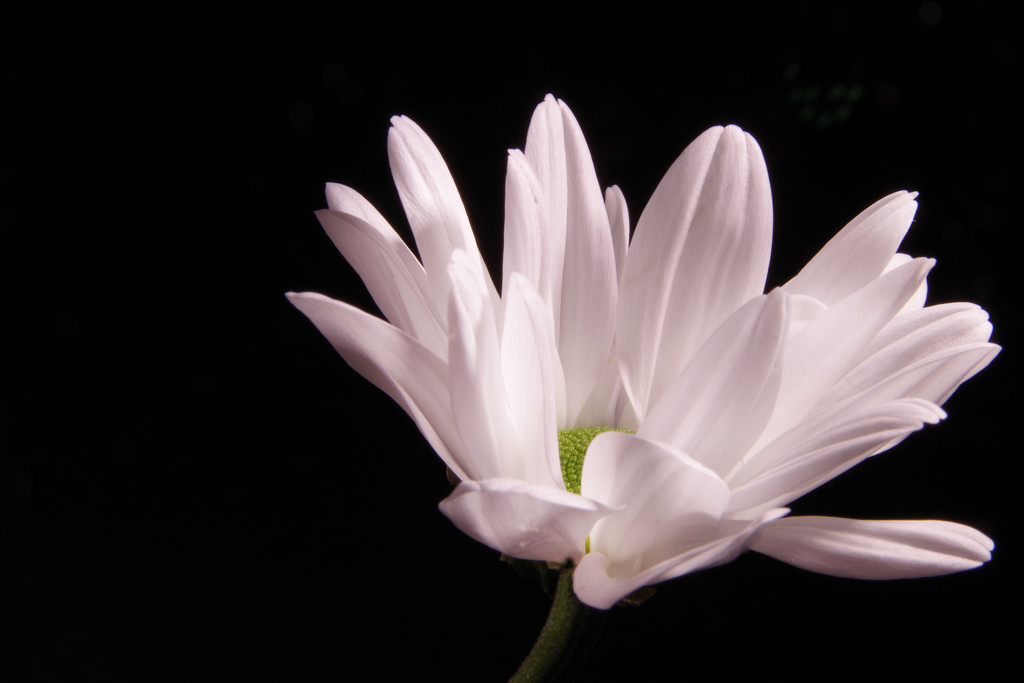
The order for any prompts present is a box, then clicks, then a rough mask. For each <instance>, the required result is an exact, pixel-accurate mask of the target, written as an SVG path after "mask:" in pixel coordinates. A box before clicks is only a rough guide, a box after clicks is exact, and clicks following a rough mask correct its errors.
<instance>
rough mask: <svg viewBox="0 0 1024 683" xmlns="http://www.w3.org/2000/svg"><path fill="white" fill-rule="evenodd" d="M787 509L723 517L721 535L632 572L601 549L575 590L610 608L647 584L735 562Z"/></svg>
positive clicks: (582, 566) (583, 565)
mask: <svg viewBox="0 0 1024 683" xmlns="http://www.w3.org/2000/svg"><path fill="white" fill-rule="evenodd" d="M787 512H788V510H786V509H785V508H780V509H778V510H771V511H769V512H767V513H765V515H764V516H763V517H762V518H761V519H758V520H753V521H732V520H723V522H722V529H721V535H720V536H719V537H718V538H715V539H713V540H711V541H709V542H708V543H704V544H702V545H700V546H698V547H696V548H691V549H690V550H688V551H686V552H684V553H681V554H679V555H676V556H675V557H672V558H670V559H668V560H665V561H664V562H660V563H658V564H656V565H654V566H653V567H650V568H648V569H645V570H643V571H641V572H638V573H636V574H632V575H630V574H622V573H621V572H620V571H619V568H618V567H616V566H615V565H614V564H613V563H612V562H611V561H610V560H609V558H608V557H607V556H605V555H603V554H601V553H600V552H590V553H587V554H586V555H584V556H583V559H582V560H581V561H580V563H579V566H578V567H576V569H575V570H574V572H573V577H572V578H573V590H575V592H576V596H577V597H579V599H580V600H581V601H582V602H585V603H586V604H588V605H590V606H591V607H595V608H597V609H608V608H610V607H611V606H612V605H614V604H615V603H616V602H618V601H619V600H621V599H622V598H624V597H626V596H627V595H629V594H630V593H632V592H633V591H635V590H637V589H639V588H642V587H644V586H650V585H652V584H655V583H660V582H662V581H667V580H668V579H674V578H676V577H679V576H683V575H684V574H691V573H693V572H695V571H699V570H701V569H707V568H708V567H714V566H717V565H720V564H725V563H726V562H731V561H732V560H734V559H736V557H737V556H739V555H740V554H741V553H742V552H744V551H745V550H746V549H747V547H748V546H749V543H750V539H751V537H752V536H753V535H754V533H755V532H756V531H757V530H758V528H760V526H761V524H763V523H764V522H765V521H767V520H771V519H775V518H777V517H780V516H782V515H784V514H786V513H787Z"/></svg>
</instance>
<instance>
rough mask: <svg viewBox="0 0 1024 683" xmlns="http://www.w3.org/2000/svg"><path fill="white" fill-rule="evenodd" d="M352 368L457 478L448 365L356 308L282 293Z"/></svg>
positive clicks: (458, 444) (458, 454) (460, 453)
mask: <svg viewBox="0 0 1024 683" xmlns="http://www.w3.org/2000/svg"><path fill="white" fill-rule="evenodd" d="M287 296H288V300H289V301H291V302H292V304H293V305H294V306H295V307H296V308H298V309H299V310H300V311H302V312H303V313H305V314H306V316H307V317H308V318H309V319H310V320H311V321H312V322H313V324H314V325H316V326H317V329H319V330H320V332H321V333H322V334H323V335H324V336H325V337H326V338H327V340H328V341H329V342H331V344H332V345H333V346H334V348H335V349H337V351H338V353H340V354H341V357H342V358H344V359H345V362H347V363H348V364H349V365H350V366H352V369H353V370H355V371H356V372H358V373H359V374H360V375H362V376H363V377H365V378H366V379H368V380H370V381H371V382H373V384H375V385H376V386H377V387H379V388H380V389H381V390H382V391H384V392H385V393H386V394H387V395H388V396H390V397H391V398H392V399H394V401H395V402H396V403H398V405H400V406H401V407H402V409H403V410H405V412H407V413H408V414H409V416H410V417H412V419H413V420H414V421H415V422H416V426H417V427H419V429H420V431H421V432H422V433H423V436H424V437H426V439H427V441H429V442H430V445H431V446H432V447H433V448H434V450H435V451H437V454H438V455H439V456H441V459H442V460H444V462H445V464H446V465H448V467H449V468H450V469H451V470H452V471H453V472H455V474H456V475H458V476H459V478H465V477H466V472H467V469H466V467H465V465H466V464H468V463H466V462H465V453H466V451H465V450H464V449H463V446H462V440H461V438H460V437H459V434H458V432H457V430H456V428H455V423H454V422H453V420H452V416H451V413H450V412H449V411H450V405H451V401H450V399H449V392H448V382H447V375H448V367H447V365H446V363H445V362H444V361H443V360H441V359H440V358H438V357H437V356H435V355H434V354H433V353H431V352H430V351H428V350H427V348H426V347H424V346H423V345H422V344H420V343H419V342H417V341H416V340H415V339H413V338H412V337H410V336H409V335H407V334H406V333H404V332H402V331H401V330H399V329H398V328H396V327H394V326H393V325H389V324H387V323H386V322H384V321H383V320H380V319H379V318H375V317H373V316H372V315H369V314H367V313H365V312H363V311H360V310H359V309H358V308H355V307H353V306H349V305H348V304H345V303H342V302H340V301H334V300H333V299H329V298H327V297H325V296H323V295H321V294H314V293H311V292H305V293H300V294H296V293H291V292H289V293H288V294H287Z"/></svg>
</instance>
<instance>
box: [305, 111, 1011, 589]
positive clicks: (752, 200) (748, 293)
mask: <svg viewBox="0 0 1024 683" xmlns="http://www.w3.org/2000/svg"><path fill="white" fill-rule="evenodd" d="M388 149H389V153H390V160H391V167H392V172H393V175H394V178H395V183H396V185H397V187H398V192H399V195H400V197H401V200H402V204H403V206H404V208H405V212H406V214H407V216H408V219H409V223H410V226H411V227H412V231H413V234H414V236H415V239H416V246H417V248H418V251H419V254H420V257H421V258H420V259H417V258H416V257H415V256H414V255H413V254H412V252H411V251H410V250H409V248H408V247H407V246H406V245H405V244H404V243H403V242H402V240H401V239H400V238H399V237H398V236H397V235H396V233H395V231H394V230H393V229H392V228H391V227H390V226H389V225H388V223H387V222H386V221H385V220H384V218H383V217H381V215H380V214H379V213H378V212H377V211H376V210H375V209H374V208H373V207H372V206H370V204H369V203H368V202H367V201H366V200H365V199H363V198H362V197H361V196H360V195H358V194H357V193H356V192H355V191H354V190H351V189H349V188H347V187H344V186H340V185H329V186H328V190H327V198H328V206H329V209H327V210H325V211H321V212H320V213H319V214H318V215H319V217H320V220H321V223H322V224H323V226H324V228H325V230H326V231H327V233H328V235H329V236H330V238H331V239H332V241H333V242H334V243H335V245H336V246H337V247H338V249H339V250H340V251H341V252H342V254H343V255H344V256H345V258H346V259H348V261H349V263H351V264H352V266H353V267H354V268H355V269H356V271H357V272H358V273H359V275H360V276H361V277H362V279H363V281H364V282H365V283H366V286H367V288H368V289H369V291H370V293H371V295H372V296H373V298H374V301H375V302H376V303H377V305H378V306H379V308H380V310H381V312H382V313H383V314H384V316H385V317H386V318H387V320H388V322H385V321H383V320H381V319H379V318H377V317H374V316H372V315H369V314H367V313H364V312H362V311H360V310H358V309H355V308H353V307H351V306H349V305H347V304H344V303H341V302H337V301H333V300H331V299H328V298H326V297H323V296H321V295H318V294H292V295H289V296H290V298H291V300H292V302H293V303H294V304H295V305H296V306H297V307H298V308H299V309H300V310H302V311H303V312H304V313H305V314H306V315H307V316H309V318H310V319H311V320H312V321H313V323H314V324H315V325H316V326H317V327H318V328H319V329H320V330H321V332H322V333H323V334H324V335H325V336H326V337H327V338H328V339H329V340H330V341H331V343H332V344H333V345H334V346H335V347H336V348H337V349H338V351H339V352H340V353H341V354H342V356H343V357H344V358H345V360H346V361H348V363H349V364H350V365H351V366H352V367H353V368H355V369H356V370H357V371H358V372H360V373H361V374H362V375H363V376H365V377H366V378H367V379H369V380H370V381H371V382H373V383H374V384H376V385H377V386H378V387H380V388H381V389H383V390H384V391H386V392H387V393H388V394H389V395H390V396H391V397H392V398H393V399H394V400H395V401H396V402H397V403H398V404H399V405H400V406H401V407H402V408H403V409H404V410H405V411H406V412H407V413H408V414H409V415H410V416H411V417H412V418H413V420H415V421H416V423H417V425H418V426H419V428H420V429H421V431H422V432H423V434H424V436H425V437H426V438H427V440H428V441H429V442H430V444H431V445H432V446H433V447H434V449H435V450H436V451H437V453H438V454H439V455H440V456H441V458H442V459H443V460H444V461H445V463H446V464H447V465H448V467H449V468H450V469H451V470H452V472H454V473H455V475H456V476H457V477H458V478H459V479H460V483H459V485H458V486H457V487H456V489H455V491H454V492H453V493H452V495H451V496H449V497H448V498H447V499H446V500H445V501H443V502H442V503H441V510H442V512H444V514H446V515H447V516H448V517H449V518H451V520H452V521H453V522H454V523H455V524H456V525H457V526H458V527H459V528H460V529H462V530H463V531H465V532H466V533H468V534H469V535H470V536H472V537H474V538H476V539H478V540H480V541H482V542H484V543H486V544H487V545H489V546H491V547H493V548H495V549H497V550H499V551H501V552H502V553H505V554H506V555H509V556H512V557H517V558H523V559H531V560H546V561H549V562H558V563H562V562H565V561H566V560H569V561H571V562H572V563H573V565H574V566H575V570H574V571H573V573H572V581H573V587H574V590H575V593H576V595H577V596H578V597H579V599H580V600H582V601H583V602H584V603H586V604H588V605H591V606H593V607H597V608H608V607H610V606H611V605H613V604H615V603H616V602H617V601H619V600H620V599H622V598H624V597H626V596H628V595H629V594H630V593H632V592H634V591H635V590H637V589H639V588H641V587H643V586H647V585H651V584H655V583H658V582H661V581H665V580H667V579H670V578H673V577H677V576H680V575H683V574H686V573H689V572H692V571H696V570H698V569H701V568H705V567H708V566H712V565H716V564H721V563H723V562H727V561H729V560H731V559H733V558H735V557H736V556H737V555H738V554H740V553H741V552H743V551H745V550H748V549H753V550H755V551H758V552H762V553H765V554H767V555H770V556H772V557H775V558H778V559H780V560H783V561H785V562H788V563H791V564H794V565H796V566H799V567H802V568H805V569H809V570H812V571H816V572H822V573H826V574H833V575H837V576H847V577H857V578H869V579H883V578H907V577H918V576H931V575H937V574H945V573H950V572H956V571H961V570H964V569H969V568H972V567H976V566H978V565H979V564H981V563H983V562H985V561H987V560H988V559H989V558H990V552H991V550H992V547H993V544H992V542H991V541H990V540H989V539H988V538H987V537H986V536H984V535H983V534H982V533H980V532H978V531H976V530H974V529H972V528H970V527H966V526H963V525H960V524H955V523H952V522H942V521H933V520H914V521H891V520H885V521H865V520H850V519H839V518H828V517H791V516H787V514H788V510H787V508H786V507H785V506H786V505H788V504H789V503H790V502H791V501H793V500H795V499H796V498H799V497H800V496H802V495H803V494H805V493H807V492H808V491H810V490H812V489H814V488H816V487H818V486H820V485H821V484H823V483H825V482H826V481H828V480H830V479H831V478H833V477H835V476H837V475H838V474H840V473H842V472H843V471H845V470H847V469H849V468H850V467H852V466H854V465H856V464H857V463H859V462H861V461H862V460H864V459H865V458H868V457H870V456H872V455H875V454H877V453H880V452H882V451H884V450H886V449H888V448H891V447H892V446H894V445H895V444H897V443H898V442H899V441H901V440H902V439H904V438H906V436H908V435H909V434H910V433H911V432H913V431H916V430H918V429H920V428H922V427H923V426H924V425H925V424H931V423H935V422H938V421H939V420H940V419H942V418H943V417H945V413H944V412H943V411H942V409H941V408H940V406H941V405H942V403H943V402H945V400H946V399H947V398H949V396H950V395H951V394H952V392H953V391H954V390H955V389H956V388H957V386H959V385H960V384H961V383H962V382H964V381H965V380H966V379H968V378H969V377H971V376H972V375H973V374H975V373H976V372H978V371H979V370H980V369H982V368H983V367H985V366H986V365H987V364H988V363H989V362H990V361H991V360H992V359H993V358H994V357H995V355H996V354H997V353H998V352H999V347H998V346H995V345H993V344H991V343H989V337H990V335H991V331H992V328H991V325H990V324H989V322H988V316H987V315H986V313H985V312H984V311H983V310H981V309H980V308H978V307H977V306H975V305H973V304H968V303H955V304H943V305H937V306H927V307H926V306H925V305H924V304H925V294H926V276H927V274H928V272H929V270H930V269H931V267H932V266H933V265H934V262H933V261H931V260H929V259H915V258H911V257H910V256H906V255H904V254H900V253H898V252H897V249H898V247H899V244H900V242H901V240H902V238H903V236H904V234H905V233H906V231H907V229H908V228H909V227H910V224H911V222H912V219H913V216H914V213H915V210H916V206H917V204H916V194H914V193H907V192H897V193H894V194H891V195H889V196H887V197H885V198H883V199H881V200H880V201H878V202H876V203H875V204H873V205H872V206H870V207H869V208H868V209H866V210H865V211H864V212H863V213H861V214H860V215H859V216H857V217H856V218H854V219H853V220H852V221H851V222H850V223H849V224H848V225H847V226H846V227H844V228H843V229H842V230H841V231H840V232H839V233H838V234H837V235H836V236H835V237H834V238H833V239H832V240H831V241H830V242H829V243H828V244H827V245H825V246H824V248H823V249H822V250H821V251H820V252H819V253H818V254H817V255H816V256H815V257H814V258H813V259H812V260H811V261H810V262H809V263H808V264H807V265H806V266H805V267H804V268H803V269H802V270H801V271H800V272H799V273H798V274H797V275H796V276H795V277H794V278H793V279H792V280H790V281H789V282H787V283H786V284H784V285H782V286H781V287H779V288H776V289H774V290H772V291H770V292H768V293H765V291H764V287H765V278H766V274H767V271H768V261H769V254H770V250H771V237H772V204H771V192H770V187H769V182H768V173H767V169H766V167H765V162H764V159H763V157H762V154H761V151H760V148H759V147H758V145H757V143H756V142H755V141H754V139H753V138H752V137H751V136H750V135H749V134H747V133H745V132H743V131H742V130H740V129H739V128H737V127H735V126H728V127H724V128H722V127H718V128H712V129H710V130H708V131H706V132H705V133H703V134H702V135H701V136H700V137H698V138H697V139H696V140H695V141H694V142H693V143H692V144H691V145H690V146H689V147H687V148H686V150H684V152H683V153H682V155H681V156H680V157H679V158H678V160H677V161H676V162H675V163H674V164H673V165H672V166H671V168H670V169H669V170H668V172H667V173H666V175H665V177H664V179H663V180H662V182H661V183H660V185H659V186H658V188H657V189H656V190H655V192H654V194H653V196H652V197H651V199H650V201H649V202H648V203H647V206H646V208H645V209H644V210H643V212H642V213H641V215H640V218H639V220H638V221H637V224H636V229H635V231H634V233H633V236H632V239H630V237H629V235H630V222H629V217H628V212H627V209H626V202H625V200H624V198H623V196H622V193H621V192H620V191H619V190H618V188H616V187H612V188H610V189H608V190H607V191H606V192H604V193H602V192H601V190H600V185H599V184H598V181H597V176H596V173H595V170H594V166H593V163H592V160H591V157H590V153H589V150H588V148H587V145H586V142H585V140H584V138H583V135H582V132H581V131H580V127H579V125H578V123H577V122H576V119H575V118H574V117H573V115H572V113H571V112H570V111H569V109H568V107H566V106H565V104H564V103H562V102H560V101H557V100H555V99H554V98H552V97H551V96H549V97H548V98H547V99H545V101H544V102H542V103H541V104H540V105H539V106H538V107H537V109H536V111H535V112H534V116H533V119H532V121H531V123H530V128H529V133H528V135H527V141H526V147H525V151H523V152H520V151H517V150H512V151H510V152H509V157H508V174H507V177H506V200H505V244H504V267H503V273H502V278H501V291H500V293H499V292H498V290H497V289H496V287H495V285H494V282H493V280H492V279H491V277H490V276H489V274H488V272H487V268H486V266H485V265H484V263H483V261H482V259H481V258H480V254H479V251H478V250H477V247H476V243H475V240H474V236H473V232H472V230H471V228H470V226H469V223H468V220H467V218H466V213H465V210H464V208H463V205H462V202H461V200H460V198H459V195H458V192H457V190H456V188H455V184H454V182H453V180H452V178H451V175H450V173H449V171H448V168H447V167H446V166H445V164H444V161H443V160H442V158H441V156H440V154H439V153H438V151H437V149H436V148H435V147H434V145H433V144H432V143H431V142H430V140H429V139H428V138H427V136H426V135H425V134H424V132H423V131H422V130H421V129H420V128H419V127H418V126H416V125H415V124H414V123H412V122H411V121H409V120H408V119H406V118H403V117H396V118H395V119H393V120H392V129H391V131H390V135H389V146H388ZM584 456H585V457H584Z"/></svg>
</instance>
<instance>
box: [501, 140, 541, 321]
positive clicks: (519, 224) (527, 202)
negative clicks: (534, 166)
mask: <svg viewBox="0 0 1024 683" xmlns="http://www.w3.org/2000/svg"><path fill="white" fill-rule="evenodd" d="M546 228H547V220H546V216H545V215H544V204H543V198H542V196H541V188H540V183H539V181H538V180H537V177H536V175H534V173H533V171H532V170H531V169H530V166H529V164H528V163H527V161H526V157H525V156H523V153H522V152H519V151H518V150H514V149H513V150H509V153H508V171H507V173H506V174H505V249H504V255H503V257H502V284H501V292H502V297H505V296H508V291H509V286H510V283H509V279H510V278H511V276H512V274H513V273H519V274H520V275H522V276H523V277H525V278H526V279H527V280H529V282H530V283H531V284H532V286H533V288H534V289H536V290H537V292H538V293H539V294H540V295H541V297H543V298H544V300H545V301H547V302H548V305H549V307H550V302H551V296H552V286H551V272H550V268H549V267H548V265H547V262H546V259H547V254H548V248H549V246H550V245H548V244H547V239H548V233H547V230H546Z"/></svg>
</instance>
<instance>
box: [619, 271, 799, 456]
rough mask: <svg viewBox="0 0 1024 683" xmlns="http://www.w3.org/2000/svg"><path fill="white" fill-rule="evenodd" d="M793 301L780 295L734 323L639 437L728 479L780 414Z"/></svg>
mask: <svg viewBox="0 0 1024 683" xmlns="http://www.w3.org/2000/svg"><path fill="white" fill-rule="evenodd" d="M787 299H788V297H787V295H786V294H785V293H783V292H782V290H775V291H774V292H772V293H771V294H769V295H767V296H761V297H757V298H756V299H753V300H751V301H750V302H748V303H747V304H746V305H745V306H744V307H743V308H741V309H740V310H739V311H737V312H736V313H734V314H733V315H732V316H731V317H729V319H728V320H726V321H725V323H723V324H722V326H721V327H719V329H718V330H717V331H716V332H715V333H714V334H713V335H711V337H710V338H709V339H708V341H707V342H706V343H705V344H704V346H703V347H701V350H700V351H699V352H698V353H697V355H695V356H694V357H693V359H692V360H691V361H690V362H689V363H688V364H687V366H686V369H685V370H683V372H682V374H680V376H679V377H678V378H677V379H676V380H675V381H674V382H673V383H672V385H671V386H670V387H669V389H668V390H667V391H666V392H665V393H664V395H663V396H662V397H661V398H660V399H659V400H658V403H657V404H655V406H654V407H653V409H652V410H651V412H650V414H649V415H648V416H647V419H646V420H645V421H644V422H643V424H642V425H641V426H640V429H639V430H638V432H637V434H638V436H643V437H647V438H651V439H655V440H658V441H665V442H668V443H671V444H672V445H673V446H675V447H676V448H678V449H680V450H681V451H683V452H685V453H687V454H689V455H690V456H692V457H693V458H694V459H695V460H697V461H698V462H700V463H701V464H703V465H705V466H706V467H710V468H711V469H713V470H715V471H716V472H718V473H719V475H722V474H725V473H726V472H728V471H729V470H730V469H731V468H732V467H733V465H734V464H735V462H736V461H737V460H738V459H739V458H740V457H741V456H742V455H743V454H744V453H746V452H747V449H749V448H750V447H751V446H752V445H753V444H754V442H755V441H756V440H757V438H758V436H760V434H761V430H762V429H763V428H764V425H765V424H766V423H767V422H768V418H769V417H770V416H771V414H772V411H773V410H774V408H775V400H776V397H777V394H778V390H779V376H780V369H781V364H782V358H781V356H782V350H783V341H784V338H785V329H786V325H787V323H786V303H787Z"/></svg>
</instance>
